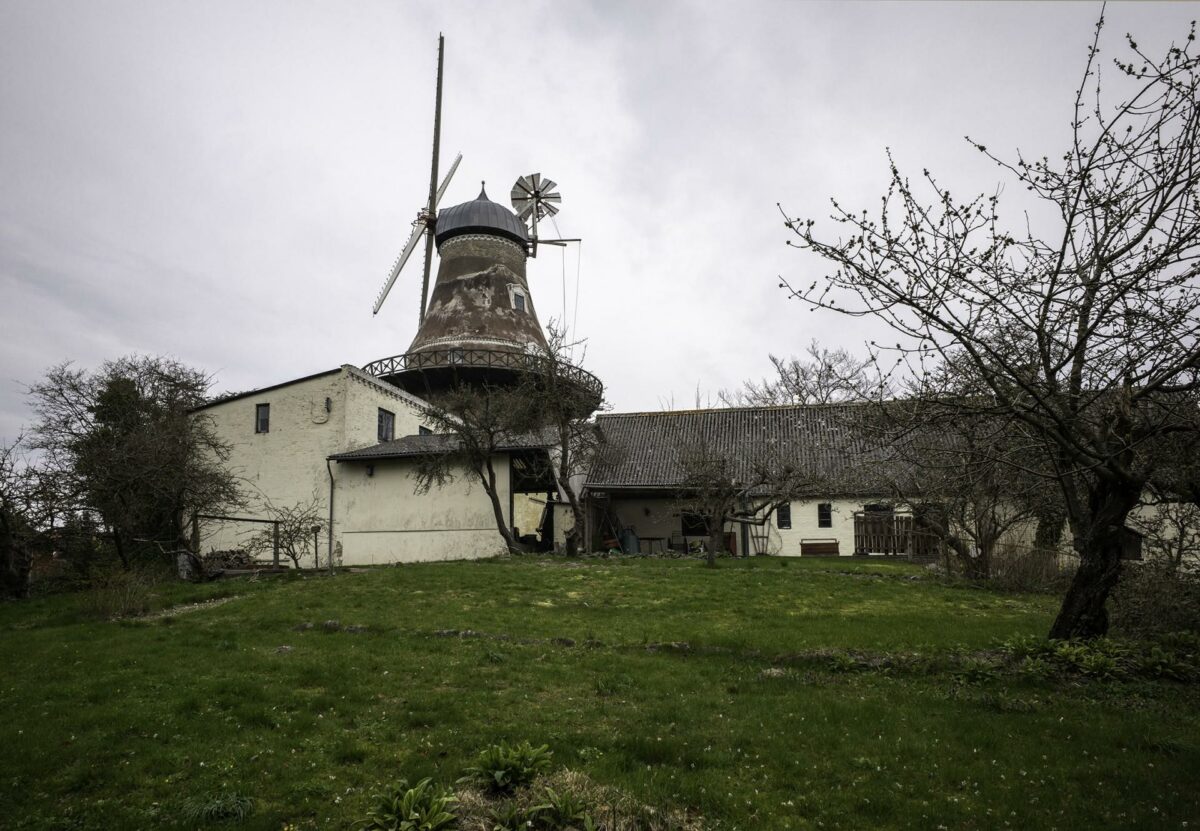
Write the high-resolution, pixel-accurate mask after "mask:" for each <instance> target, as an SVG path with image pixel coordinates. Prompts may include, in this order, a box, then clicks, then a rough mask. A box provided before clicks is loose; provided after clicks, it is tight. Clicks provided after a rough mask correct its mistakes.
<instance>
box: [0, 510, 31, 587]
mask: <svg viewBox="0 0 1200 831" xmlns="http://www.w3.org/2000/svg"><path fill="white" fill-rule="evenodd" d="M32 560H33V558H32V557H31V556H30V554H29V549H28V547H27V546H26V544H25V541H24V540H23V539H22V538H21V531H20V530H18V529H16V528H13V527H12V525H10V524H9V522H8V521H7V519H6V518H5V517H2V516H0V598H3V597H15V598H18V599H19V598H24V597H28V596H29V572H30V568H31V565H32Z"/></svg>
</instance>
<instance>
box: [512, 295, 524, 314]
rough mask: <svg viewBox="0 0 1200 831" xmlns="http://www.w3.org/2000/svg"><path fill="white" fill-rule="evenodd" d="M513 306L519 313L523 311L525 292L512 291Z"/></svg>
mask: <svg viewBox="0 0 1200 831" xmlns="http://www.w3.org/2000/svg"><path fill="white" fill-rule="evenodd" d="M513 308H514V309H516V310H517V311H518V312H520V313H521V314H524V313H525V294H524V292H520V291H514V292H513Z"/></svg>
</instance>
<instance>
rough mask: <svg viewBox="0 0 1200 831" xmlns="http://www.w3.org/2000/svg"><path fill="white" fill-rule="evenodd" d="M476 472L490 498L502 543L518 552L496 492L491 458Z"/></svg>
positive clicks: (513, 551) (513, 552) (494, 471)
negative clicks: (502, 539)
mask: <svg viewBox="0 0 1200 831" xmlns="http://www.w3.org/2000/svg"><path fill="white" fill-rule="evenodd" d="M476 474H477V475H478V476H479V481H480V482H482V483H483V490H484V492H485V493H486V494H487V495H488V499H489V500H491V503H492V514H493V515H494V516H495V517H496V530H498V531H499V532H500V536H502V537H503V538H504V544H505V545H506V546H508V550H509V552H510V553H512V554H516V553H519V552H520V550H521V549H520V548H519V547H518V546H517V540H516V538H515V537H513V535H512V529H511V528H509V527H508V521H507V520H505V518H504V507H503V506H502V505H501V504H500V496H499V494H497V492H496V470H495V468H493V467H492V460H491V459H488V460H487V461H486V462H485V463H484V469H483V470H477V471H476Z"/></svg>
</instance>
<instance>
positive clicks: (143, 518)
mask: <svg viewBox="0 0 1200 831" xmlns="http://www.w3.org/2000/svg"><path fill="white" fill-rule="evenodd" d="M210 380H211V379H210V378H209V376H207V375H206V374H205V373H203V372H200V371H198V370H195V369H192V368H190V367H187V366H184V365H183V364H181V363H179V362H178V361H175V360H173V359H170V358H164V357H153V356H134V357H127V358H121V359H119V360H116V361H108V362H106V363H105V364H104V365H103V366H102V367H101V368H100V369H99V370H98V371H95V372H89V371H87V370H83V369H77V368H75V367H73V366H72V365H71V364H70V363H63V364H59V365H58V366H55V367H52V368H51V369H50V370H49V371H48V372H47V373H46V377H45V378H44V379H43V380H42V381H39V382H38V383H36V384H34V385H33V386H32V387H30V389H29V394H30V397H31V398H32V406H33V410H34V412H35V413H36V414H37V416H38V420H37V422H36V423H35V424H34V426H33V430H32V440H31V442H30V444H31V446H32V447H33V448H35V449H37V450H39V451H41V464H42V465H43V466H44V467H45V469H46V471H47V474H48V476H49V477H51V478H53V479H54V480H55V481H56V483H57V484H58V486H59V488H60V499H61V502H62V506H63V508H64V510H68V511H74V512H78V511H92V512H95V513H97V514H98V515H99V516H100V517H102V519H103V523H104V525H105V526H106V528H107V530H108V532H109V535H110V538H111V540H112V543H113V548H114V550H115V552H116V554H117V556H118V557H119V559H120V560H121V563H122V565H124V566H125V567H126V568H128V567H129V566H130V564H131V561H132V558H133V557H135V556H137V555H139V554H144V555H149V556H154V555H155V554H157V553H158V552H160V551H161V550H163V548H162V547H160V546H165V547H166V548H168V549H170V548H179V549H186V548H187V533H186V530H185V522H186V517H187V516H188V515H190V514H191V512H193V511H202V512H203V511H214V510H217V509H219V508H229V507H234V506H236V505H238V504H240V502H241V498H242V495H241V492H240V489H239V487H238V483H237V480H236V478H235V477H234V476H233V475H232V474H231V473H230V472H229V471H228V470H227V469H226V468H225V466H224V462H225V460H226V459H227V458H228V455H229V448H228V446H227V445H226V444H225V443H224V442H223V441H221V439H220V438H219V437H218V435H217V433H216V430H215V429H214V427H213V426H212V423H211V421H210V420H209V419H208V418H207V416H205V415H203V414H202V413H194V412H193V409H194V408H195V407H197V406H199V405H200V404H203V403H204V402H205V394H206V392H207V390H208V387H209V384H210Z"/></svg>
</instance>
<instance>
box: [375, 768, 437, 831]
mask: <svg viewBox="0 0 1200 831" xmlns="http://www.w3.org/2000/svg"><path fill="white" fill-rule="evenodd" d="M378 799H379V804H378V805H376V806H375V808H374V809H373V810H372V811H369V812H368V813H367V817H366V819H364V820H361V821H360V822H359V826H358V827H359V828H361V829H364V831H442V830H443V829H448V828H454V827H455V826H456V825H457V824H458V816H457V815H456V814H455V813H454V812H453V810H452V809H453V808H454V805H455V803H457V801H458V800H457V799H456V798H455V796H454V794H453V793H451V792H449V791H444V790H442V789H441V788H438V787H436V786H435V785H434V784H433V780H431V779H429V778H428V777H427V778H425V779H422V780H421V781H420V782H418V783H417V784H416V785H414V786H413V787H411V788H410V787H408V782H407V781H405V780H403V779H401V780H400V782H399V783H398V784H397V785H395V786H394V787H392V788H391V789H390V790H388V791H387V792H385V793H383V794H380V795H379V797H378Z"/></svg>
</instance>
